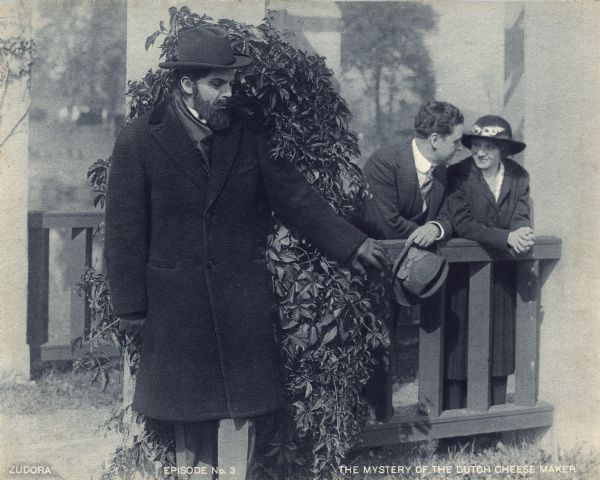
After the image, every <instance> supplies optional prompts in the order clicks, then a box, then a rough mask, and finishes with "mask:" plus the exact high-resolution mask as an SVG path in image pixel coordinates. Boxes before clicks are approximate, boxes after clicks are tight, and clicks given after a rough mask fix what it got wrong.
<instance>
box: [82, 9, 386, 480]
mask: <svg viewBox="0 0 600 480" xmlns="http://www.w3.org/2000/svg"><path fill="white" fill-rule="evenodd" d="M169 14H170V23H169V26H168V28H167V27H166V26H165V25H164V24H163V23H162V22H161V24H160V29H159V30H158V31H156V32H155V33H153V34H152V35H151V36H150V37H148V40H147V41H146V48H149V47H150V46H151V45H153V44H154V43H155V42H156V40H157V39H158V38H161V37H162V38H163V41H162V44H161V46H160V48H161V51H162V53H161V58H166V59H167V60H171V59H173V58H174V57H175V48H176V45H177V35H178V33H179V32H180V31H181V30H182V29H186V28H189V27H193V26H196V25H205V24H215V22H213V20H212V19H211V18H210V17H207V16H202V17H201V16H199V15H197V14H194V13H192V12H191V11H190V10H189V9H188V8H187V7H182V8H181V9H179V10H178V9H176V8H171V9H170V10H169ZM216 23H217V24H218V25H219V26H221V27H222V28H224V29H225V30H226V31H227V32H228V34H229V37H230V39H231V40H232V44H233V46H234V50H235V51H236V52H238V53H244V54H247V55H250V56H251V57H252V58H253V60H254V63H253V64H252V65H251V66H250V67H249V68H248V69H247V71H246V72H245V74H244V76H243V77H241V76H238V78H237V79H236V85H235V88H234V91H235V92H236V93H235V95H234V99H235V101H236V103H237V104H238V105H239V106H241V107H242V108H244V109H245V110H246V111H247V112H248V114H251V115H256V116H257V117H260V118H261V119H262V120H264V121H265V123H266V126H267V127H266V128H268V129H269V131H270V132H269V133H270V137H271V139H272V143H271V145H270V147H271V150H270V151H271V161H274V162H276V161H290V162H292V163H293V165H294V166H295V167H296V168H297V169H298V171H300V172H301V173H302V174H303V175H304V176H305V178H306V179H307V180H308V181H309V182H310V183H311V184H313V185H314V186H315V187H316V188H318V189H319V190H320V191H321V192H322V194H323V195H324V197H325V198H326V199H327V200H328V201H329V202H330V204H331V205H332V206H333V207H334V208H335V209H336V211H337V212H338V213H339V214H340V215H342V216H343V217H345V218H347V219H349V220H352V218H353V217H354V216H355V215H356V214H357V213H358V212H359V210H360V208H361V205H362V201H363V198H364V196H365V195H366V194H367V193H366V185H365V183H364V181H363V178H362V176H361V173H360V170H359V169H358V167H357V166H356V165H355V164H354V163H353V162H352V159H353V158H355V157H356V156H357V155H359V153H360V152H359V149H358V145H357V139H356V136H355V135H354V133H352V132H351V131H350V130H349V127H348V122H349V119H350V113H349V111H348V108H347V106H346V103H345V102H344V100H343V99H342V98H341V97H340V95H339V94H338V93H336V91H335V89H334V87H333V84H332V72H331V71H330V70H329V69H328V68H327V67H326V65H325V61H324V59H323V58H322V57H319V56H317V55H310V54H308V53H306V52H304V51H302V50H299V49H297V48H295V47H293V46H292V45H291V44H289V43H288V42H286V41H285V39H284V38H283V37H282V35H281V34H280V33H279V32H278V31H276V30H275V28H274V27H273V26H272V25H271V22H270V21H269V20H268V19H266V20H265V23H263V24H261V25H259V26H257V27H254V26H249V25H244V24H240V23H237V22H233V21H230V20H220V21H219V22H216ZM171 81H172V77H171V76H170V73H169V72H164V71H157V72H153V71H152V70H150V71H149V72H148V73H147V75H146V76H145V78H144V79H142V80H139V81H134V82H130V83H129V91H128V95H129V97H130V103H129V115H128V119H130V120H131V119H134V118H136V117H137V116H139V115H141V114H142V113H144V112H146V111H148V110H149V109H152V108H153V107H154V106H156V105H157V104H158V103H160V102H161V101H163V100H165V99H166V98H167V97H168V85H169V82H171ZM109 166H110V161H109V162H106V161H102V160H100V161H98V162H96V163H95V164H94V165H92V167H91V168H90V172H89V177H90V179H91V181H92V185H93V188H94V190H95V192H96V201H95V203H96V204H97V205H100V206H103V205H104V194H105V185H106V177H107V170H108V169H109ZM272 218H273V225H272V233H271V234H270V235H269V236H268V238H267V239H265V241H266V247H267V250H266V261H267V264H268V268H269V270H270V272H271V274H272V281H273V288H274V291H275V292H276V294H277V295H278V296H279V313H280V320H281V324H280V326H281V328H280V330H279V335H280V343H281V351H282V362H283V374H284V383H285V394H286V397H287V401H288V411H287V412H285V414H284V415H282V418H281V419H280V420H281V421H276V422H271V427H272V429H271V430H270V431H269V435H268V437H269V439H268V441H267V445H264V446H263V448H262V453H261V452H259V455H258V462H257V464H258V466H259V468H260V469H261V470H262V473H263V474H264V475H269V476H271V477H273V478H282V476H283V475H288V474H289V473H290V471H291V470H292V469H298V468H300V469H301V470H302V469H308V470H309V471H310V472H311V474H312V476H314V477H315V478H323V477H324V476H327V475H329V474H331V472H333V470H334V469H335V467H336V466H337V465H339V464H340V463H341V462H342V459H343V458H344V457H345V456H346V455H347V453H348V452H349V450H350V449H351V448H353V447H354V446H356V445H358V444H359V442H360V431H361V427H362V425H363V424H364V420H365V417H366V408H365V405H364V404H363V403H362V402H361V400H360V398H359V394H360V390H361V388H362V387H363V386H364V384H365V383H366V381H367V379H368V375H369V369H370V367H371V366H372V360H371V355H370V351H371V349H373V348H375V347H377V346H378V345H380V344H382V342H387V338H386V336H385V335H384V334H383V333H382V315H383V312H385V311H387V309H386V305H385V302H384V300H383V299H384V295H383V292H382V286H381V284H379V283H378V282H367V281H366V279H365V278H363V277H362V276H357V275H353V274H352V273H351V272H349V271H348V270H347V269H345V268H342V267H341V266H340V265H338V264H336V263H335V262H333V261H331V260H329V259H328V258H327V257H326V256H324V255H323V254H322V253H321V252H319V251H318V250H316V249H315V248H314V247H313V246H311V245H310V244H309V243H308V242H307V241H306V240H304V239H302V238H301V237H300V236H299V235H298V234H296V232H293V231H290V230H288V229H287V228H286V227H285V226H284V225H282V224H281V223H280V222H279V221H278V220H277V218H275V217H274V216H273V217H272ZM87 275H88V277H89V278H92V279H96V280H98V278H97V277H96V276H94V275H91V274H90V273H89V272H88V274H87ZM101 283H102V282H101ZM102 285H104V286H103V287H100V286H99V285H98V284H90V283H89V282H87V283H86V282H83V284H82V287H83V288H85V289H88V290H89V289H90V288H91V287H92V286H93V287H94V288H95V291H96V292H104V293H106V290H105V285H106V284H105V282H104V283H102ZM92 308H93V312H94V313H95V315H96V319H97V324H96V331H102V329H103V328H104V329H106V328H107V327H109V326H110V329H111V330H112V333H111V335H113V336H114V338H117V340H118V341H119V342H120V343H121V345H125V344H126V343H127V344H128V345H129V347H128V352H129V354H130V360H131V362H132V363H133V364H134V365H135V364H136V362H137V355H138V353H139V348H140V342H139V341H137V340H136V339H134V340H133V341H131V339H128V340H127V341H124V340H123V339H122V337H120V336H119V334H118V333H116V332H115V331H114V320H115V319H114V316H113V314H112V311H111V310H110V308H109V307H108V306H107V305H106V303H105V302H102V301H100V302H98V301H95V300H94V295H92ZM111 322H113V323H111ZM115 418H116V419H117V423H119V422H121V423H122V422H123V421H124V420H123V418H124V417H123V416H120V417H119V415H117V416H116V417H115ZM265 428H266V427H265ZM144 438H145V442H146V444H145V445H140V442H137V444H136V445H135V446H132V448H137V450H136V452H137V453H136V454H133V455H129V454H128V455H125V454H124V451H123V450H121V451H120V452H119V456H117V457H115V459H114V462H117V463H118V462H124V461H125V460H124V458H127V459H129V460H127V461H130V460H131V458H136V459H137V460H136V461H140V460H139V459H140V455H141V456H145V457H148V456H149V455H150V454H149V453H148V452H147V450H148V446H147V443H148V442H150V443H151V442H153V441H157V440H156V438H155V437H144ZM142 443H143V442H142ZM142 447H143V448H142ZM157 448H162V450H161V451H162V452H163V453H164V452H165V451H166V450H165V449H164V444H163V445H162V446H161V445H158V444H157ZM154 451H155V454H156V449H155V450H154ZM140 452H141V453H140ZM144 452H145V453H144ZM155 459H158V460H160V461H166V458H165V456H164V455H163V456H162V457H161V455H160V454H159V455H158V456H157V457H155ZM112 471H113V473H114V472H116V471H118V468H115V467H114V465H113V468H112Z"/></svg>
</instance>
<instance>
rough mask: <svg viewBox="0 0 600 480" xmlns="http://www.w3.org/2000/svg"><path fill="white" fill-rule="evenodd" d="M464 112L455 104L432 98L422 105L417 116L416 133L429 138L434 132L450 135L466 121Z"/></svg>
mask: <svg viewBox="0 0 600 480" xmlns="http://www.w3.org/2000/svg"><path fill="white" fill-rule="evenodd" d="M464 121H465V119H464V117H463V114H462V113H461V112H460V110H459V109H458V108H456V107H455V106H454V105H452V104H450V103H447V102H438V101H437V100H431V101H429V102H427V103H426V104H424V105H421V108H420V109H419V112H418V113H417V116H416V117H415V135H416V136H417V137H419V138H428V137H429V135H431V134H432V133H437V134H439V135H442V136H446V135H450V134H451V133H452V130H453V129H454V127H455V126H456V125H460V124H461V123H464Z"/></svg>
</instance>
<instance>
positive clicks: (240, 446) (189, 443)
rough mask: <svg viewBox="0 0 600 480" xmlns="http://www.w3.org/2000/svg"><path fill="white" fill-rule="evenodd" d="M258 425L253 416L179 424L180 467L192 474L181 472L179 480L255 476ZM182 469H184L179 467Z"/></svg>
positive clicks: (235, 479)
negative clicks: (255, 444) (253, 471)
mask: <svg viewBox="0 0 600 480" xmlns="http://www.w3.org/2000/svg"><path fill="white" fill-rule="evenodd" d="M254 439H255V428H254V421H253V420H250V419H235V420H234V419H230V418H228V419H223V420H220V421H218V420H214V421H207V422H186V423H177V424H175V448H176V461H177V467H178V469H181V468H183V469H184V470H183V471H185V472H190V471H195V472H206V473H204V474H202V473H193V474H192V475H188V474H187V473H185V474H180V475H179V476H178V479H179V480H184V479H185V480H188V479H189V480H192V479H193V480H196V479H203V480H208V479H211V478H216V474H215V475H213V473H212V472H213V469H214V470H215V471H219V469H221V471H223V472H224V473H223V475H221V478H224V479H228V480H248V479H250V478H251V474H252V472H251V467H252V459H253V456H254ZM179 471H182V470H179Z"/></svg>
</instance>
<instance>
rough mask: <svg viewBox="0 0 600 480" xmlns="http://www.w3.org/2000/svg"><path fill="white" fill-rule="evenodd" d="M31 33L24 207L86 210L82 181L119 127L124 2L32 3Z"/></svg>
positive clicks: (121, 119)
mask: <svg viewBox="0 0 600 480" xmlns="http://www.w3.org/2000/svg"><path fill="white" fill-rule="evenodd" d="M32 28H33V38H34V40H35V42H36V45H37V49H38V59H37V61H36V63H35V65H34V67H33V70H32V76H31V111H30V169H29V170H30V172H31V175H30V179H29V192H30V195H29V208H30V209H31V210H45V211H85V210H89V209H90V208H92V207H91V202H90V193H89V190H88V188H87V186H86V185H85V184H84V183H83V182H81V178H83V177H84V176H85V172H86V171H87V167H88V166H89V159H90V157H92V158H98V157H99V156H101V157H102V156H103V157H106V156H108V155H109V154H110V152H111V150H112V146H113V144H114V140H115V136H116V133H117V131H118V129H119V128H120V127H121V125H122V124H123V122H124V114H125V101H124V95H123V94H124V92H125V61H126V45H127V41H126V0H111V1H110V2H105V1H100V2H89V1H87V0H65V1H62V0H61V1H60V2H56V1H54V0H38V1H36V2H35V3H34V8H33V20H32Z"/></svg>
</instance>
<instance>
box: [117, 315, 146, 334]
mask: <svg viewBox="0 0 600 480" xmlns="http://www.w3.org/2000/svg"><path fill="white" fill-rule="evenodd" d="M145 325H146V318H145V317H138V316H136V317H135V318H120V319H119V330H120V331H121V332H122V333H124V334H125V335H130V336H132V337H133V336H135V335H141V334H142V333H144V326H145Z"/></svg>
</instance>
